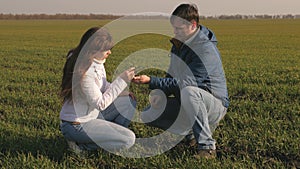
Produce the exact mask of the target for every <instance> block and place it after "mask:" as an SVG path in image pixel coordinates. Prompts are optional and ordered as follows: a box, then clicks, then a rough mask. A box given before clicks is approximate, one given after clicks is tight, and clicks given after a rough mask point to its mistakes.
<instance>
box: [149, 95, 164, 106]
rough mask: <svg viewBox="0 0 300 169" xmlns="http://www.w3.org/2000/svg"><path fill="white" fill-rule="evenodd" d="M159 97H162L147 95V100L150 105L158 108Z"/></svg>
mask: <svg viewBox="0 0 300 169" xmlns="http://www.w3.org/2000/svg"><path fill="white" fill-rule="evenodd" d="M161 99H162V97H161V96H159V95H152V96H150V97H149V102H150V104H151V106H152V107H154V108H159V105H160V104H161V103H160V102H161Z"/></svg>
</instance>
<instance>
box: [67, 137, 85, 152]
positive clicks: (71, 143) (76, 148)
mask: <svg viewBox="0 0 300 169" xmlns="http://www.w3.org/2000/svg"><path fill="white" fill-rule="evenodd" d="M67 143H68V145H69V148H70V149H71V151H72V152H74V153H75V154H77V155H80V154H81V153H82V152H83V150H82V149H81V148H80V147H79V146H78V145H77V144H76V142H74V141H70V140H67Z"/></svg>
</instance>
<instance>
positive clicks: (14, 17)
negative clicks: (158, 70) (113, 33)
mask: <svg viewBox="0 0 300 169" xmlns="http://www.w3.org/2000/svg"><path fill="white" fill-rule="evenodd" d="M120 17H123V15H108V14H54V15H49V14H2V13H1V14H0V20H22V19H53V20H54V19H61V20H65V19H67V20H68V19H69V20H71V19H74V20H76V19H79V20H80V19H99V20H101V19H102V20H106V19H107V20H112V19H118V18H120ZM126 18H128V19H161V18H168V17H167V16H162V15H156V16H155V15H154V16H148V15H134V16H126ZM299 18H300V15H292V14H287V15H239V14H237V15H218V16H201V18H200V19H299Z"/></svg>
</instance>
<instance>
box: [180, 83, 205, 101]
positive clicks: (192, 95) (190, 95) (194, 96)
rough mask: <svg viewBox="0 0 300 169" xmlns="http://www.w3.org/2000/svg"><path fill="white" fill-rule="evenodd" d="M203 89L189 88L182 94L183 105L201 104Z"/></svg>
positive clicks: (183, 90) (182, 91)
mask: <svg viewBox="0 0 300 169" xmlns="http://www.w3.org/2000/svg"><path fill="white" fill-rule="evenodd" d="M200 90H201V89H199V88H198V87H194V86H187V87H185V88H183V89H182V90H181V92H180V97H181V104H183V105H186V104H189V103H191V102H195V101H196V102H199V101H200V100H201V99H202V95H201V92H199V91H200Z"/></svg>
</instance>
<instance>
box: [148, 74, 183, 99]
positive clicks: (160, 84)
mask: <svg viewBox="0 0 300 169" xmlns="http://www.w3.org/2000/svg"><path fill="white" fill-rule="evenodd" d="M149 89H160V90H162V91H163V92H164V93H165V94H166V95H167V96H169V95H171V94H175V93H178V91H179V86H178V81H177V79H175V78H172V77H170V76H167V77H165V78H159V77H154V76H151V77H150V83H149Z"/></svg>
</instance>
